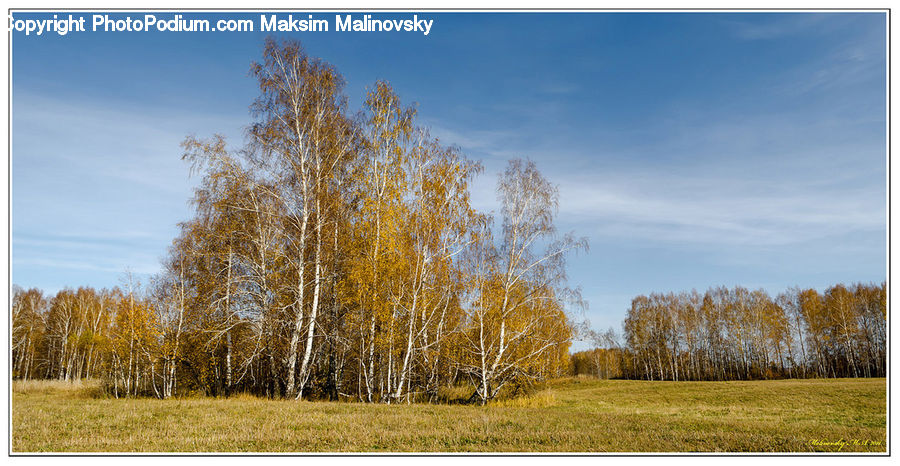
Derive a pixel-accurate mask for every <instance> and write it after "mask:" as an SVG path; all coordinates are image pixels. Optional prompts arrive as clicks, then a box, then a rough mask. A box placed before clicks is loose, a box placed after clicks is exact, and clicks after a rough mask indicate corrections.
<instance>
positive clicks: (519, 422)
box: [12, 379, 886, 452]
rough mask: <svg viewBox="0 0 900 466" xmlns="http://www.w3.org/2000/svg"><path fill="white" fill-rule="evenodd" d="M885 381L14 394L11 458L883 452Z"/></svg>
mask: <svg viewBox="0 0 900 466" xmlns="http://www.w3.org/2000/svg"><path fill="white" fill-rule="evenodd" d="M885 389H886V387H885V379H838V380H774V381H756V382H646V381H624V380H610V381H602V380H591V379H564V380H559V381H555V382H553V383H551V384H549V386H548V387H547V388H546V389H543V390H541V391H538V392H536V393H535V394H533V395H531V396H529V397H525V398H519V399H514V400H509V401H506V402H498V403H495V404H492V405H488V406H485V407H482V406H471V405H392V406H387V405H367V404H359V403H329V402H295V401H272V400H265V399H257V398H253V397H249V396H238V397H233V398H230V399H209V398H205V399H204V398H197V399H173V400H155V399H133V400H124V399H120V400H116V399H108V398H101V397H98V394H97V390H96V387H92V386H91V385H69V384H65V383H60V382H28V383H19V382H16V383H14V384H13V399H12V417H13V419H12V422H13V431H12V448H13V452H48V451H65V452H88V451H112V452H123V451H125V452H142V451H143V452H152V451H169V452H181V451H185V452H186V451H207V452H235V451H241V452H266V451H272V452H310V451H370V452H383V451H429V452H432V451H507V452H510V451H542V452H552V451H556V452H632V451H633V452H657V451H660V452H672V451H676V452H677V451H707V452H728V451H733V452H771V451H775V452H785V451H823V452H836V451H841V452H885V445H886V444H885V423H886V422H885V419H886V414H885V413H886V402H885V391H886V390H885Z"/></svg>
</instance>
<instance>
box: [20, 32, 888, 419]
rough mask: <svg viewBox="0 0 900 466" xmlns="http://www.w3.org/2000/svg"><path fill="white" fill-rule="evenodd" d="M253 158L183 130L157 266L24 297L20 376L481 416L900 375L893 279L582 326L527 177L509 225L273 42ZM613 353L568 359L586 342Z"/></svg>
mask: <svg viewBox="0 0 900 466" xmlns="http://www.w3.org/2000/svg"><path fill="white" fill-rule="evenodd" d="M251 74H252V76H253V77H254V78H255V79H256V81H257V83H258V86H259V96H258V97H257V99H256V100H255V101H254V102H253V103H252V105H251V107H250V110H251V116H252V122H251V124H250V125H249V126H248V127H247V131H246V140H247V142H246V144H245V145H243V146H242V147H240V148H239V149H231V148H230V147H229V146H228V145H227V143H226V141H225V139H224V138H223V137H221V136H218V135H215V136H212V137H210V138H207V139H201V138H196V137H193V136H191V137H188V138H186V139H185V141H184V142H183V158H184V160H185V161H187V162H188V163H189V164H190V167H191V170H192V172H193V173H194V174H196V175H197V176H199V177H200V179H199V186H198V187H197V188H196V190H195V193H194V196H193V206H194V215H193V217H192V218H191V219H189V220H188V221H185V222H183V223H182V224H180V234H179V235H178V236H177V237H176V238H175V239H174V240H173V242H172V245H171V247H170V248H169V251H168V255H167V256H166V258H165V259H164V261H163V264H162V265H163V267H162V271H161V272H160V273H158V274H157V275H155V276H153V277H151V278H150V279H149V280H148V281H147V282H146V283H143V284H142V283H138V281H137V280H136V279H134V277H132V276H131V275H126V276H125V278H124V280H123V285H122V286H120V287H117V288H113V289H104V290H96V289H93V288H87V287H82V288H78V289H64V290H62V291H59V292H58V293H56V294H55V295H52V296H49V295H45V294H44V293H43V292H42V291H41V290H38V289H28V290H26V289H23V288H20V287H14V289H13V293H12V303H11V311H12V316H11V320H12V348H11V351H12V354H11V357H12V376H13V378H15V379H61V380H78V379H86V378H88V379H99V380H101V381H102V383H103V386H104V387H105V389H106V390H107V392H108V393H109V394H111V395H112V396H115V397H133V396H153V397H158V398H168V397H173V396H185V395H192V394H204V395H209V396H228V395H231V394H234V393H243V392H247V393H253V394H257V395H261V396H268V397H272V398H289V399H301V398H303V399H332V400H357V401H362V402H382V403H398V402H413V401H439V400H441V392H442V390H444V389H446V388H448V387H449V388H452V387H470V390H471V396H470V397H469V401H471V402H480V403H487V402H488V401H490V400H492V399H495V398H496V397H497V396H498V394H501V393H503V392H511V393H519V392H520V389H521V388H524V387H528V386H530V385H533V384H535V383H537V382H540V381H543V380H546V379H547V378H551V377H558V376H562V375H566V374H569V373H591V374H594V375H598V376H601V377H626V378H639V379H653V380H731V379H756V378H771V377H847V376H850V377H853V376H859V377H870V376H871V377H876V376H884V374H885V370H886V369H885V364H884V361H885V354H886V351H885V346H886V328H885V319H886V305H885V291H886V289H885V288H886V287H885V285H882V286H880V287H876V286H865V285H858V286H855V287H850V288H847V287H845V286H840V285H838V286H835V287H832V288H830V289H828V290H827V291H826V292H825V294H824V295H820V294H818V293H817V292H816V291H815V290H805V291H800V290H793V291H790V292H787V293H785V294H782V295H780V296H779V297H778V298H777V299H774V300H773V299H771V298H770V297H769V296H767V295H766V294H765V293H764V292H762V291H754V292H750V291H748V290H746V289H743V288H735V289H733V290H728V289H724V288H722V289H713V290H710V291H709V292H707V293H706V294H705V295H700V294H698V293H696V292H693V293H688V294H679V295H674V294H668V295H659V294H652V295H650V296H649V297H645V296H640V297H638V298H635V300H634V302H633V304H632V308H631V309H630V311H629V313H628V317H627V319H626V321H625V324H624V334H623V336H622V337H621V338H620V337H619V336H618V335H616V334H615V332H612V331H610V332H606V333H605V334H596V333H594V332H590V331H588V330H587V329H584V328H582V327H583V326H582V325H580V324H578V323H577V321H578V319H577V312H575V310H576V309H578V308H579V306H580V305H581V304H582V301H581V298H580V295H579V293H578V291H577V290H573V289H571V288H570V287H568V284H567V276H566V260H567V258H568V257H570V256H571V254H574V253H578V252H581V251H585V250H587V247H588V244H587V240H586V239H584V238H578V237H576V236H574V234H571V233H570V234H560V233H559V232H557V230H556V227H555V219H556V215H557V210H558V202H559V193H558V189H557V187H556V186H555V185H554V184H553V183H551V182H550V181H549V180H548V179H547V178H545V177H544V176H543V175H542V174H541V173H540V171H539V170H538V168H537V167H536V166H535V164H534V163H533V162H530V161H527V160H518V159H517V160H511V161H509V162H508V164H507V166H506V169H505V171H504V172H503V173H501V174H500V175H499V177H498V180H497V186H496V194H497V200H498V201H499V212H498V213H497V218H496V219H495V218H493V217H492V216H491V215H487V214H485V213H481V212H478V211H477V210H475V209H474V208H473V207H472V206H471V204H470V192H469V183H470V181H471V180H472V179H473V178H474V177H475V176H476V175H477V174H478V173H480V171H481V166H480V165H479V164H478V163H477V162H474V161H471V160H469V159H467V158H466V157H465V156H464V155H463V154H461V153H460V152H459V150H458V149H457V148H455V147H448V146H445V145H443V143H442V142H441V141H439V140H438V139H437V138H435V137H432V136H431V135H430V134H429V133H428V131H427V130H426V129H425V128H423V127H421V126H419V125H418V123H417V121H416V110H415V107H413V106H404V105H402V104H401V102H400V99H399V97H398V96H397V95H396V93H395V92H394V91H393V89H392V88H391V86H390V85H389V84H388V83H385V82H378V83H375V85H374V86H373V87H372V88H371V89H370V90H369V92H368V93H367V95H366V99H365V103H364V105H363V108H362V109H361V110H360V111H358V112H350V111H349V110H348V108H347V98H346V96H345V95H344V93H343V92H344V91H343V86H344V81H343V79H342V77H341V75H340V74H339V73H338V72H337V70H335V69H334V68H333V67H332V66H331V65H329V64H328V63H326V62H324V61H322V60H320V59H318V58H315V57H310V56H309V55H307V54H306V53H305V51H304V50H303V48H302V47H301V45H300V44H299V43H298V42H293V41H285V42H277V41H275V40H272V39H269V40H267V41H266V43H265V46H264V51H263V59H262V61H261V62H259V63H253V64H252V65H251ZM584 335H588V336H591V337H592V339H593V341H594V342H595V343H597V347H598V349H596V350H593V351H590V352H582V353H577V354H575V355H574V356H570V354H569V348H570V345H571V342H572V341H573V339H575V338H583V337H584Z"/></svg>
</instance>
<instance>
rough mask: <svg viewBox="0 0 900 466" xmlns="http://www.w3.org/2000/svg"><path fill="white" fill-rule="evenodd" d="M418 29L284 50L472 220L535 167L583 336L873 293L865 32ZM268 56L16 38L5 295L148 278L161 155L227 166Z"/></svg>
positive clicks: (242, 39)
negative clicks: (442, 152) (642, 318)
mask: <svg viewBox="0 0 900 466" xmlns="http://www.w3.org/2000/svg"><path fill="white" fill-rule="evenodd" d="M297 13H302V12H297ZM156 14H157V15H158V16H160V17H163V16H166V15H165V14H164V13H159V12H158V13H156ZM283 14H287V13H286V12H285V13H283ZM135 16H137V15H135ZM185 16H187V17H192V18H193V17H209V18H213V19H219V18H236V17H239V16H246V17H249V18H253V19H254V20H255V21H256V23H257V24H256V25H257V27H258V17H259V14H258V13H255V14H250V15H233V14H229V13H216V14H210V15H185ZM315 16H316V17H317V18H324V19H328V20H329V22H331V23H332V24H331V26H332V28H333V26H334V24H333V19H334V15H333V14H326V13H321V12H316V13H315ZM376 16H377V17H378V18H391V17H397V18H403V19H405V18H408V17H411V16H412V14H408V15H407V14H376ZM419 16H420V17H427V18H430V19H434V25H433V26H432V29H431V33H430V34H429V35H428V36H423V35H422V34H420V33H384V32H382V33H347V32H343V33H336V32H328V33H322V32H317V33H298V34H283V35H282V36H283V37H296V38H298V39H300V40H301V41H302V42H303V44H304V45H305V47H306V48H307V51H308V52H309V53H310V54H312V55H315V56H319V57H321V58H323V59H325V60H327V61H329V62H331V63H332V64H334V65H335V66H336V67H337V68H338V70H339V71H340V72H341V73H342V74H343V75H344V77H345V78H346V80H347V89H346V90H347V93H348V95H349V98H350V107H351V108H352V109H354V110H356V109H359V107H360V103H361V100H362V97H363V95H364V93H365V90H366V88H367V87H368V86H371V85H372V84H373V83H374V82H375V81H376V80H378V79H384V80H388V81H390V82H391V83H392V84H393V85H394V87H395V89H396V90H397V92H398V93H399V94H400V96H401V98H402V99H404V101H406V102H416V103H418V108H419V117H420V122H421V123H423V124H425V125H427V126H429V127H430V128H431V130H432V133H433V134H435V135H437V136H439V137H440V138H441V139H442V140H443V141H444V142H445V143H448V144H456V145H458V146H460V148H461V149H462V150H463V152H465V153H466V154H467V155H468V156H469V157H471V158H474V159H479V160H481V161H482V162H483V163H484V166H485V173H484V174H483V175H482V176H481V177H480V178H479V179H478V180H477V181H476V183H475V184H474V186H473V187H472V191H473V199H474V202H475V204H476V206H477V207H479V208H481V209H482V210H485V211H491V210H495V209H496V200H495V196H494V193H493V186H494V182H495V181H496V176H497V174H498V173H499V172H500V171H501V170H502V168H503V166H504V164H505V163H506V160H507V159H509V158H512V157H529V158H531V159H533V160H534V161H535V162H536V163H537V164H538V166H539V168H541V170H542V171H543V172H544V173H545V175H546V176H547V177H548V178H550V179H551V180H552V181H553V182H555V183H556V184H558V185H559V188H560V193H561V200H560V214H559V219H558V226H559V227H560V230H562V231H568V230H575V232H576V233H577V234H578V235H582V236H587V237H589V238H590V243H591V250H590V252H589V253H588V254H585V255H581V256H579V257H576V258H573V259H572V260H571V261H570V274H569V275H570V282H571V284H572V285H576V286H581V287H582V290H583V294H584V297H585V298H586V299H587V300H588V302H589V309H588V311H587V314H586V317H587V318H588V319H589V320H590V321H591V323H592V324H593V326H594V327H595V328H598V329H604V328H606V327H609V326H614V327H616V328H618V327H619V325H620V323H621V321H622V319H623V318H624V315H625V312H626V310H627V308H628V307H629V305H630V300H631V298H632V297H634V296H635V295H638V294H646V293H650V292H653V291H680V290H690V289H692V288H696V289H698V290H700V291H703V290H705V289H707V288H708V287H710V286H717V285H727V286H734V285H743V286H747V287H750V288H759V287H762V288H765V289H767V290H768V291H769V292H770V293H772V294H775V293H778V292H780V291H782V290H784V289H786V288H788V287H790V286H794V285H799V286H802V287H814V288H818V289H820V290H821V289H823V288H824V287H826V286H828V285H831V284H834V283H838V282H844V283H851V282H857V281H863V282H877V283H880V282H881V281H883V280H885V278H886V257H887V251H886V239H885V235H886V218H885V217H886V216H885V209H886V201H885V197H886V186H887V184H886V167H885V162H886V149H885V144H886V139H885V112H886V107H885V85H886V84H885V83H886V79H885V74H886V59H885V34H886V31H885V18H884V15H883V14H880V13H878V14H876V13H866V14H847V13H841V14H835V13H822V14H809V13H803V14H800V13H783V14H770V13H730V14H712V13H603V14H601V13H595V14H574V13H567V14H546V13H544V14H521V13H520V14H431V13H423V14H420V15H419ZM17 17H19V18H25V17H33V18H45V17H47V16H46V15H17ZM89 21H90V20H88V22H89ZM265 35H266V33H262V32H242V33H237V32H235V33H158V32H153V33H146V32H144V33H136V32H132V33H100V32H98V33H92V32H86V33H72V34H69V35H66V36H58V35H55V34H51V35H44V36H40V37H35V36H29V37H26V36H24V34H23V33H14V34H13V45H12V49H13V62H12V76H13V77H12V79H13V86H12V102H13V113H12V125H13V129H12V136H13V152H12V154H13V160H12V234H13V237H12V254H13V257H12V281H13V282H14V283H16V284H19V285H22V286H25V287H31V286H37V287H40V288H43V289H45V290H48V291H51V292H53V291H56V290H58V289H61V288H64V287H66V286H79V285H90V286H95V287H110V286H115V285H117V284H118V283H119V277H120V276H121V274H122V272H123V271H124V270H125V268H126V267H128V268H130V269H131V270H132V271H134V272H136V273H138V274H150V273H153V272H154V271H156V270H157V269H158V264H159V259H160V258H161V257H162V256H163V255H164V254H165V252H166V248H167V246H168V245H169V243H170V241H171V239H172V238H173V237H174V235H175V234H176V229H177V228H176V224H177V223H178V222H179V221H183V220H186V219H187V218H189V217H190V215H191V209H190V206H189V203H188V200H189V198H190V197H191V193H192V186H193V185H194V184H195V183H196V181H197V180H196V179H195V178H190V177H189V176H188V175H189V173H188V172H189V170H188V166H187V165H186V164H185V163H183V162H182V161H181V160H180V151H179V147H178V144H179V142H180V141H181V140H182V139H183V138H184V137H185V136H186V135H188V134H196V135H199V136H207V135H211V134H212V133H214V132H220V133H223V134H225V135H227V136H229V139H230V141H231V143H232V144H233V145H235V146H239V145H240V143H241V140H242V139H241V138H242V136H241V135H242V128H243V127H244V126H245V125H246V124H248V123H249V121H250V117H249V114H248V111H247V108H248V105H249V104H250V102H251V101H252V100H253V98H254V97H255V96H256V89H255V85H254V82H253V80H252V78H251V77H250V76H249V75H248V69H249V63H250V62H251V61H252V60H257V59H258V58H259V56H260V52H261V48H262V41H263V38H264V37H265Z"/></svg>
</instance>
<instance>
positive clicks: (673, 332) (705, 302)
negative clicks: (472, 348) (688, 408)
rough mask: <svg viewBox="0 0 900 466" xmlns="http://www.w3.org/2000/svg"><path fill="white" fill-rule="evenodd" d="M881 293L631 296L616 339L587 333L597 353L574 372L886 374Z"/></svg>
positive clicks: (735, 376) (585, 356)
mask: <svg viewBox="0 0 900 466" xmlns="http://www.w3.org/2000/svg"><path fill="white" fill-rule="evenodd" d="M886 298H887V287H886V284H885V283H882V284H881V285H880V286H876V285H866V284H857V285H854V286H846V285H835V286H832V287H830V288H828V289H827V290H825V294H824V295H823V294H820V293H818V292H817V291H816V290H813V289H805V290H801V289H799V288H793V289H790V290H788V291H786V292H784V293H781V294H779V295H778V296H777V297H776V298H775V299H772V298H771V297H770V296H769V295H768V294H766V292H765V291H763V290H756V291H750V290H747V289H746V288H741V287H736V288H733V289H728V288H724V287H720V288H713V289H710V290H709V291H707V292H706V293H705V294H702V295H701V294H700V293H698V292H697V291H692V292H690V293H679V294H674V293H669V294H656V293H654V294H651V295H650V296H638V297H637V298H635V299H634V300H633V301H632V303H631V309H630V310H629V311H628V315H627V317H626V319H625V323H624V335H622V336H621V337H620V336H619V335H618V334H617V333H616V332H615V331H613V330H612V329H610V330H608V331H607V332H605V333H597V332H592V331H588V334H589V338H590V340H591V341H592V342H593V343H594V345H595V348H594V349H592V350H588V351H581V352H578V353H575V354H573V355H572V361H571V372H572V374H590V375H594V376H597V377H601V378H629V379H648V380H752V379H771V378H784V377H884V376H885V374H886V371H887V368H886V366H885V362H886V359H887V325H886V324H887V300H886Z"/></svg>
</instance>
